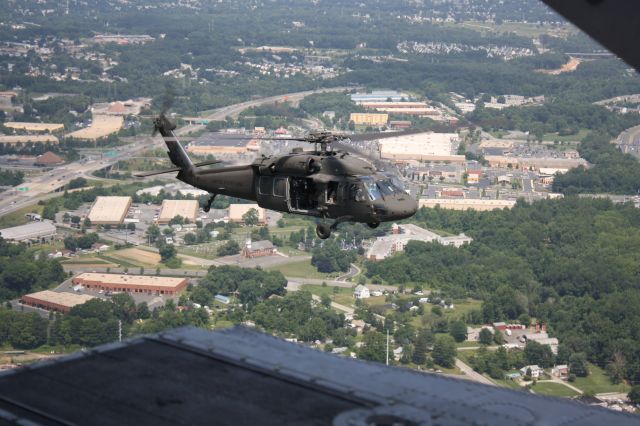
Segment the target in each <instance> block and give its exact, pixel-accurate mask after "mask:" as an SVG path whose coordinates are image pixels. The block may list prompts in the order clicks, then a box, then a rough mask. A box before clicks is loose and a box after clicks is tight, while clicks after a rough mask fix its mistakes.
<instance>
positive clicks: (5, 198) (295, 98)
mask: <svg viewBox="0 0 640 426" xmlns="http://www.w3.org/2000/svg"><path fill="white" fill-rule="evenodd" d="M347 89H349V88H346V87H336V88H329V89H319V90H307V91H304V92H295V93H286V94H283V95H278V96H269V97H266V98H260V99H254V100H251V101H247V102H241V103H238V104H233V105H229V106H226V107H222V108H218V109H216V110H213V111H211V112H209V113H208V115H203V118H206V119H208V120H224V119H225V117H227V116H237V115H238V114H240V112H242V111H243V110H245V109H247V108H251V107H255V106H260V105H266V104H270V103H274V102H276V101H281V100H283V99H285V98H286V99H287V100H289V101H291V102H294V103H295V102H299V101H300V100H301V99H303V98H304V97H305V96H308V95H311V94H314V93H322V92H336V91H344V90H347ZM204 128H205V126H203V125H187V126H184V127H181V128H179V129H177V130H176V131H175V133H176V135H178V136H181V135H186V134H188V133H190V132H194V131H199V130H203V129H204ZM160 144H162V139H160V138H159V137H156V138H151V137H150V136H145V137H140V138H135V139H134V142H133V143H131V144H129V145H126V146H122V147H118V148H115V149H113V150H112V151H113V152H114V156H111V157H104V158H103V159H100V160H86V159H83V160H79V161H76V162H73V163H69V164H66V165H63V166H60V167H56V168H54V169H52V170H50V171H49V172H47V173H45V174H43V175H41V176H37V177H34V178H31V179H27V180H26V181H25V182H24V183H22V184H21V185H17V186H15V187H13V188H12V189H9V190H7V191H5V192H3V193H0V216H3V215H6V214H9V213H12V212H14V211H17V210H20V209H22V208H25V207H27V206H29V205H32V204H35V203H37V202H38V201H41V200H45V199H48V198H52V197H55V196H56V195H57V194H53V195H52V194H51V193H53V192H55V191H60V190H62V189H63V188H64V187H65V186H66V185H67V184H68V183H69V181H71V180H72V179H75V178H77V177H80V176H87V175H90V174H91V173H93V172H95V171H97V170H100V169H103V168H105V167H109V166H111V165H113V164H115V163H117V162H118V161H120V160H124V159H128V158H131V157H133V156H134V155H135V154H137V153H138V152H140V151H142V150H144V149H149V148H153V147H155V146H157V145H160Z"/></svg>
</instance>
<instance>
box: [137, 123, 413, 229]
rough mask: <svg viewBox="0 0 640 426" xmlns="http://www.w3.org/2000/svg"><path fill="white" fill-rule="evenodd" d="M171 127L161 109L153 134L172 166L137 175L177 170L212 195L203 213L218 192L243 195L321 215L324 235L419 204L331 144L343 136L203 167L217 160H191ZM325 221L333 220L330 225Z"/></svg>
mask: <svg viewBox="0 0 640 426" xmlns="http://www.w3.org/2000/svg"><path fill="white" fill-rule="evenodd" d="M175 128H176V124H175V123H174V122H173V121H172V120H171V119H169V118H168V117H166V115H165V114H164V112H163V113H161V114H160V115H159V116H158V117H156V118H155V119H154V132H153V134H154V135H155V134H156V133H160V135H161V136H162V138H163V139H164V142H165V144H166V145H167V148H168V150H169V151H168V155H169V158H170V160H171V162H172V163H173V165H174V166H175V167H173V168H170V169H165V170H159V171H153V172H146V173H140V174H137V175H136V176H138V177H145V176H152V175H157V174H163V173H172V172H178V174H177V175H176V178H177V179H179V180H181V181H182V182H185V183H187V184H189V185H191V186H194V187H196V188H200V189H203V190H205V191H207V192H209V193H210V194H211V196H210V197H209V199H208V201H207V204H206V206H205V207H204V211H205V212H208V211H209V210H210V208H211V204H212V203H213V201H214V199H215V197H216V196H217V195H219V194H222V195H226V196H231V197H237V198H243V199H245V200H250V201H255V202H257V203H258V205H259V206H260V207H263V208H265V209H270V210H274V211H278V212H284V213H293V214H299V215H306V216H312V217H317V218H320V219H321V221H320V222H319V223H318V224H317V226H316V234H317V235H318V237H319V238H321V239H327V238H329V237H330V236H331V232H332V231H334V230H336V229H337V227H338V225H339V224H341V223H343V222H359V223H366V224H367V225H368V226H369V227H370V228H377V227H378V226H379V225H380V223H381V222H387V221H396V220H401V219H405V218H408V217H411V216H413V214H414V213H415V212H416V210H417V208H418V205H417V203H416V200H414V199H413V198H412V197H411V196H410V195H409V194H407V193H406V192H405V191H404V189H402V188H401V187H400V186H399V185H398V184H397V183H396V182H395V181H394V179H393V176H390V175H388V174H384V173H382V172H380V171H378V170H377V169H376V168H375V166H374V165H373V164H372V163H370V162H368V161H366V160H364V159H362V158H358V157H355V156H353V155H351V154H349V153H348V152H346V151H335V150H333V149H332V148H331V146H332V144H334V143H337V142H340V141H342V140H345V139H348V137H347V136H343V135H337V134H334V133H332V132H328V131H320V132H311V133H309V134H308V135H307V136H305V137H301V138H288V139H285V140H289V141H300V142H307V143H310V144H313V145H314V149H313V151H304V150H303V149H302V148H294V149H293V150H292V151H291V152H290V153H289V154H286V155H281V156H262V157H261V158H257V159H256V160H254V161H253V162H252V163H251V164H246V165H240V166H227V167H220V168H202V167H204V166H208V165H213V164H217V163H220V162H219V161H217V160H212V161H204V162H200V163H192V162H191V160H190V158H189V156H188V155H187V153H186V151H185V149H184V148H183V146H182V145H181V144H180V142H179V141H178V139H177V138H176V136H175V133H174V132H173V131H174V130H175ZM328 219H332V220H333V221H332V222H331V223H330V224H329V223H327V222H326V220H328Z"/></svg>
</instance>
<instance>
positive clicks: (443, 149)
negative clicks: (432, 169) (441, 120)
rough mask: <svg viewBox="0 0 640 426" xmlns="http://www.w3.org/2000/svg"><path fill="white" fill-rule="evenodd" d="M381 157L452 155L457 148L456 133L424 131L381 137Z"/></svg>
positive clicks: (413, 157)
mask: <svg viewBox="0 0 640 426" xmlns="http://www.w3.org/2000/svg"><path fill="white" fill-rule="evenodd" d="M378 144H379V146H380V155H381V156H382V158H388V159H394V160H429V161H436V160H433V158H434V157H436V158H437V157H450V156H453V155H454V154H455V153H456V151H457V149H458V144H459V141H458V134H457V133H433V132H424V133H416V134H413V135H403V136H396V137H392V138H387V139H381V140H380V141H379V142H378Z"/></svg>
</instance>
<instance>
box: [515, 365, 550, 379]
mask: <svg viewBox="0 0 640 426" xmlns="http://www.w3.org/2000/svg"><path fill="white" fill-rule="evenodd" d="M529 370H531V378H532V379H537V378H539V377H540V376H542V375H543V374H544V369H543V368H542V367H540V366H538V365H525V366H524V367H522V368H521V369H520V374H522V376H523V377H524V376H526V375H527V371H529Z"/></svg>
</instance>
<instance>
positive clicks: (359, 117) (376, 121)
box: [349, 112, 389, 126]
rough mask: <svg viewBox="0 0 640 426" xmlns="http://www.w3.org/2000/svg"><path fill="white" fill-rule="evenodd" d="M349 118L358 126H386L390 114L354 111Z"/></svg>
mask: <svg viewBox="0 0 640 426" xmlns="http://www.w3.org/2000/svg"><path fill="white" fill-rule="evenodd" d="M349 119H350V120H351V121H353V123H354V124H355V125H357V126H384V125H386V124H387V122H388V121H389V114H373V113H367V112H352V113H351V116H350V117H349Z"/></svg>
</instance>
